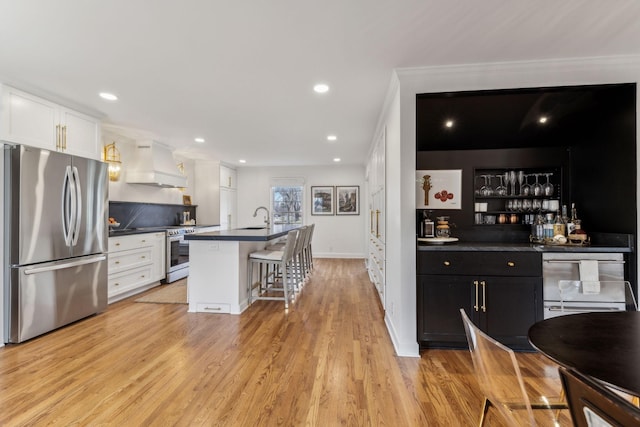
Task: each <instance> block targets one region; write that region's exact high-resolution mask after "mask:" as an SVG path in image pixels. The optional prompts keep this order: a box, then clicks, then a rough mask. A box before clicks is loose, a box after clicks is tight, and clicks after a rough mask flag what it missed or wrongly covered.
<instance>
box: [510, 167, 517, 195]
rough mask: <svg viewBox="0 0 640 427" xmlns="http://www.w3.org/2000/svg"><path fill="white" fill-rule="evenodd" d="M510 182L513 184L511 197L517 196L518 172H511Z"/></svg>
mask: <svg viewBox="0 0 640 427" xmlns="http://www.w3.org/2000/svg"><path fill="white" fill-rule="evenodd" d="M509 182H510V183H511V195H512V196H515V195H516V171H509Z"/></svg>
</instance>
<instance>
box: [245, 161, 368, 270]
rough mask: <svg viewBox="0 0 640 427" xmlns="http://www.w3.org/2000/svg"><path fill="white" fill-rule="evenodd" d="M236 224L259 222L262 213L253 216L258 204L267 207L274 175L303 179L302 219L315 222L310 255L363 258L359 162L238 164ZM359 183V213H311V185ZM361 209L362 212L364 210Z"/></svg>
mask: <svg viewBox="0 0 640 427" xmlns="http://www.w3.org/2000/svg"><path fill="white" fill-rule="evenodd" d="M237 171H238V189H237V191H238V227H248V226H252V225H261V224H262V223H263V215H262V214H261V213H259V214H258V217H257V218H254V217H253V212H254V211H255V209H256V208H257V207H258V206H266V207H267V208H270V203H269V199H270V188H271V182H272V179H274V178H303V179H304V186H305V190H304V195H303V198H304V200H303V203H304V223H305V224H311V223H315V230H314V234H313V256H314V257H324V258H364V257H365V254H366V250H365V227H366V224H365V221H366V219H367V212H368V211H367V209H366V206H367V205H366V203H367V200H366V198H364V194H365V187H364V173H365V167H364V165H362V166H341V165H335V166H305V167H264V168H258V167H256V168H253V167H243V168H238V170H237ZM329 185H358V186H360V215H337V216H336V215H332V216H318V215H311V212H310V210H311V202H310V198H311V186H329ZM363 212H364V213H363Z"/></svg>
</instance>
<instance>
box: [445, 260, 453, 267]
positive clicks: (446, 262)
mask: <svg viewBox="0 0 640 427" xmlns="http://www.w3.org/2000/svg"><path fill="white" fill-rule="evenodd" d="M443 264H444V265H446V266H447V267H449V266H450V265H451V263H450V262H449V261H445V262H443Z"/></svg>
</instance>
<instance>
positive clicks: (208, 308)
mask: <svg viewBox="0 0 640 427" xmlns="http://www.w3.org/2000/svg"><path fill="white" fill-rule="evenodd" d="M204 309H205V310H208V311H221V310H222V307H205V308H204Z"/></svg>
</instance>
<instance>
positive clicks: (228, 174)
mask: <svg viewBox="0 0 640 427" xmlns="http://www.w3.org/2000/svg"><path fill="white" fill-rule="evenodd" d="M237 177H238V175H237V173H236V170H235V169H232V168H230V167H227V166H224V165H220V188H229V189H233V190H235V189H236V188H237V187H236V179H237Z"/></svg>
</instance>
